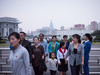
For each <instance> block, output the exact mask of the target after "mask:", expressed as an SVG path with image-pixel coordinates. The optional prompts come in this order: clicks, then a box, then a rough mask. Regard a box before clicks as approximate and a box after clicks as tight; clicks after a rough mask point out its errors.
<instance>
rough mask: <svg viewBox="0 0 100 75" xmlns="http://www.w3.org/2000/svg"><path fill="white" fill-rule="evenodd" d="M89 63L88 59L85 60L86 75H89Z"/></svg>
mask: <svg viewBox="0 0 100 75" xmlns="http://www.w3.org/2000/svg"><path fill="white" fill-rule="evenodd" d="M88 65H89V63H88V59H86V58H84V66H83V69H84V75H89V66H88Z"/></svg>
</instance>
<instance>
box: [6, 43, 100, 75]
mask: <svg viewBox="0 0 100 75" xmlns="http://www.w3.org/2000/svg"><path fill="white" fill-rule="evenodd" d="M6 48H9V47H6ZM92 48H100V45H92ZM47 59H48V57H46V60H47ZM46 65H47V68H49V63H47V64H46ZM66 73H67V75H71V72H70V67H69V68H68V71H67V72H66ZM33 75H34V74H33ZM44 75H50V71H49V69H47V72H44ZM56 75H59V72H58V71H57V74H56ZM80 75H81V74H80Z"/></svg>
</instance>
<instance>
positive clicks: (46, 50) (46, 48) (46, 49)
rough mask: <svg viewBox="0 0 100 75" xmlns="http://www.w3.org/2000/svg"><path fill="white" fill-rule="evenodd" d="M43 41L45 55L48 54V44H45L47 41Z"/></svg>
mask: <svg viewBox="0 0 100 75" xmlns="http://www.w3.org/2000/svg"><path fill="white" fill-rule="evenodd" d="M45 43H46V46H45V55H46V56H48V44H47V41H46V42H45Z"/></svg>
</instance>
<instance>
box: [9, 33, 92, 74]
mask: <svg viewBox="0 0 100 75" xmlns="http://www.w3.org/2000/svg"><path fill="white" fill-rule="evenodd" d="M25 35H26V34H25V33H24V32H20V33H17V32H13V33H11V34H10V35H9V37H8V40H9V43H10V49H11V51H10V56H9V60H10V65H11V71H12V75H32V72H31V71H32V70H31V66H32V67H33V69H34V72H35V75H43V74H44V72H43V71H42V70H40V64H41V62H42V61H44V63H47V62H49V63H50V64H49V69H50V75H56V74H57V73H56V71H57V70H58V71H59V72H60V75H67V73H66V72H67V71H68V62H69V65H70V69H71V75H79V71H80V67H81V66H83V69H84V74H85V75H89V67H88V64H89V63H88V60H89V53H90V50H91V42H92V37H91V35H90V34H88V33H86V34H85V43H84V44H81V40H80V39H81V37H80V35H78V34H74V35H73V36H72V37H73V43H70V42H68V41H67V38H68V37H67V35H64V36H63V41H61V42H60V43H58V42H57V41H56V40H57V37H56V36H55V35H54V36H52V41H51V42H50V43H49V45H48V43H47V41H46V40H45V39H44V34H40V35H39V37H34V38H33V42H34V45H31V42H29V41H28V40H26V39H25ZM47 56H49V58H48V59H47V60H46V57H47Z"/></svg>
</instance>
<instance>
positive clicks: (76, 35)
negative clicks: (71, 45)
mask: <svg viewBox="0 0 100 75" xmlns="http://www.w3.org/2000/svg"><path fill="white" fill-rule="evenodd" d="M72 37H73V38H77V39H78V43H81V39H80V38H81V37H80V35H78V34H74V35H72Z"/></svg>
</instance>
